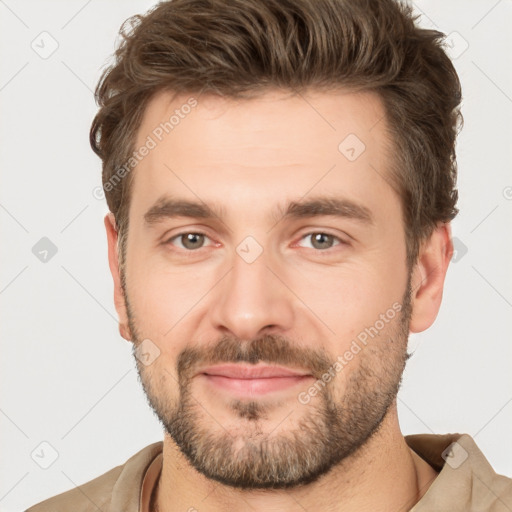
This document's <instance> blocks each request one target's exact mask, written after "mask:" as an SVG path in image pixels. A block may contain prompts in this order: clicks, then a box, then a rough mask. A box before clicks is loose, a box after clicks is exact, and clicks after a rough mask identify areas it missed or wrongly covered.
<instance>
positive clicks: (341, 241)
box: [163, 228, 350, 253]
mask: <svg viewBox="0 0 512 512" xmlns="http://www.w3.org/2000/svg"><path fill="white" fill-rule="evenodd" d="M189 234H194V235H201V236H204V237H205V238H208V239H209V240H210V241H211V242H212V243H211V244H210V245H207V246H203V247H199V248H198V249H186V248H184V247H177V248H178V249H179V250H181V251H183V252H188V253H195V252H199V251H200V250H201V249H205V248H207V247H211V246H215V245H217V246H218V242H215V241H214V240H213V239H212V237H210V236H209V235H208V234H207V233H205V232H204V231H201V230H194V229H188V230H185V231H180V232H179V233H176V234H174V235H172V236H171V237H165V239H164V242H163V244H164V245H168V244H171V245H172V242H173V241H174V240H176V239H179V238H180V237H181V236H183V235H189ZM315 234H323V235H328V236H332V237H333V238H334V239H336V240H338V242H339V243H337V244H335V245H333V247H329V248H327V249H324V250H321V249H315V248H314V247H313V248H310V247H305V249H312V250H313V251H315V252H318V253H327V252H330V251H331V250H333V249H334V247H338V246H340V245H349V242H348V241H347V240H345V239H344V238H343V237H342V236H339V235H336V234H334V233H331V232H330V231H329V230H325V229H318V228H317V229H310V231H306V232H303V233H302V234H301V235H300V237H299V238H298V240H297V241H296V242H294V243H293V244H292V247H296V246H298V244H299V243H300V242H301V241H302V240H303V239H304V238H306V237H308V236H312V235H315ZM346 236H347V237H348V238H350V237H349V235H346Z"/></svg>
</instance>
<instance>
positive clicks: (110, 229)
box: [104, 212, 132, 341]
mask: <svg viewBox="0 0 512 512" xmlns="http://www.w3.org/2000/svg"><path fill="white" fill-rule="evenodd" d="M104 223H105V228H106V231H107V243H108V264H109V267H110V273H111V274H112V279H113V280H114V305H115V308H116V311H117V314H118V316H119V334H120V335H121V336H122V337H123V338H124V339H125V340H126V341H131V340H132V335H131V333H130V329H129V327H128V314H127V309H126V301H125V297H124V292H123V288H122V286H121V275H120V272H119V254H118V248H117V241H118V231H117V227H116V220H115V217H114V214H113V213H112V212H109V213H107V215H105V219H104Z"/></svg>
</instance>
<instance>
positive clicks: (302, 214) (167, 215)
mask: <svg viewBox="0 0 512 512" xmlns="http://www.w3.org/2000/svg"><path fill="white" fill-rule="evenodd" d="M223 212H224V208H223V206H221V205H219V204H217V203H215V204H212V205H208V204H206V203H204V202H201V201H190V200H185V199H179V198H172V197H169V196H164V197H161V198H160V199H159V200H157V201H156V203H155V204H154V205H153V206H151V208H149V210H148V211H147V212H146V213H145V214H144V223H145V224H146V225H147V226H153V225H155V224H158V223H160V222H162V221H164V220H165V219H171V218H176V217H189V218H196V219H215V218H216V219H219V220H222V217H223ZM320 216H332V217H340V218H347V219H354V220H356V221H360V222H362V223H364V224H368V225H372V224H374V222H375V221H374V217H373V215H372V213H371V211H370V210H369V209H368V208H367V207H366V206H364V205H361V204H358V203H356V202H354V201H351V200H349V199H345V198H340V197H325V196H319V197H313V198H311V199H308V200H307V201H302V200H301V201H291V202H289V203H288V204H287V205H286V206H285V208H283V207H282V206H278V207H277V208H276V209H275V210H274V211H273V212H271V215H270V220H271V221H274V222H275V223H277V222H279V221H281V220H284V219H302V218H310V217H320Z"/></svg>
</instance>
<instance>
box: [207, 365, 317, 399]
mask: <svg viewBox="0 0 512 512" xmlns="http://www.w3.org/2000/svg"><path fill="white" fill-rule="evenodd" d="M198 376H200V377H202V378H204V379H206V381H207V383H208V385H209V386H210V387H213V388H215V389H220V390H222V391H227V392H229V393H230V394H235V395H237V396H239V397H248V396H250V397H254V396H257V395H264V394H267V393H271V392H278V391H285V390H287V389H289V388H292V387H294V386H297V385H298V384H304V382H305V381H306V380H308V379H312V378H313V376H312V375H311V374H308V373H306V372H304V371H300V370H293V369H291V368H285V367H282V366H264V365H262V366H245V365H239V364H226V365H218V366H211V367H209V368H205V369H204V370H202V371H201V372H200V373H199V374H198Z"/></svg>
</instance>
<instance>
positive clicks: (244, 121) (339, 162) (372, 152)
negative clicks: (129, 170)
mask: <svg viewBox="0 0 512 512" xmlns="http://www.w3.org/2000/svg"><path fill="white" fill-rule="evenodd" d="M144 146H146V147H149V148H150V149H149V150H146V151H144V153H145V156H144V157H143V158H141V159H140V161H139V162H138V163H137V166H136V168H135V170H134V171H133V172H134V183H133V188H132V206H133V208H136V209H137V210H139V214H140V213H141V209H142V208H146V210H147V208H149V207H150V206H151V204H154V203H155V202H156V201H157V200H158V199H159V198H161V197H162V195H164V194H165V193H166V192H171V193H172V195H174V196H179V197H186V198H188V199H195V200H200V201H206V202H207V203H209V202H210V201H211V202H216V203H218V202H219V201H220V202H222V203H224V206H225V208H227V209H229V205H233V207H235V206H250V205H251V202H254V201H259V200H260V199H261V198H262V197H265V198H266V200H267V201H268V207H269V210H270V209H272V208H274V207H275V206H276V203H277V202H278V200H279V201H280V199H283V197H284V196H286V197H289V198H293V199H300V197H303V196H305V195H306V194H308V193H310V192H311V191H314V192H315V193H317V194H318V193H320V192H322V191H323V192H334V191H336V190H337V191H338V192H343V191H346V193H347V194H348V195H354V194H355V195H356V196H359V198H360V199H363V198H364V197H365V196H367V197H368V198H370V197H371V196H372V194H375V188H376V187H381V188H382V187H387V188H388V189H389V190H385V191H384V195H385V194H386V193H387V194H388V195H389V194H392V193H393V191H392V190H391V188H390V187H389V184H388V179H387V177H386V176H387V175H388V169H387V168H388V167H389V158H388V154H389V148H390V142H389V139H388V136H387V131H386V119H385V113H384V107H383V105H382V102H381V100H380V98H379V97H378V96H377V95H376V94H374V93H368V92H367V93H351V92H347V91H336V92H329V93H325V92H324V93H320V92H312V93H308V94H297V95H291V94H290V93H285V92H283V91H276V90H274V91H268V92H267V93H265V94H263V95H260V96H258V97H255V98H251V99H232V98H221V97H218V96H213V95H202V96H198V95H187V94H181V95H173V94H171V93H170V92H160V93H158V94H156V95H155V96H154V97H153V98H152V100H151V101H150V102H149V103H148V106H147V108H146V110H145V113H144V116H143V119H142V122H141V125H140V127H139V130H138V132H137V137H136V144H135V147H136V148H137V149H138V150H140V148H143V147H144ZM139 152H140V151H139ZM390 198H391V199H393V200H395V201H398V198H397V197H392V196H390ZM281 202H282V201H281ZM370 202H371V201H370ZM259 206H260V211H261V207H262V206H263V205H261V204H260V205H259Z"/></svg>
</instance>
